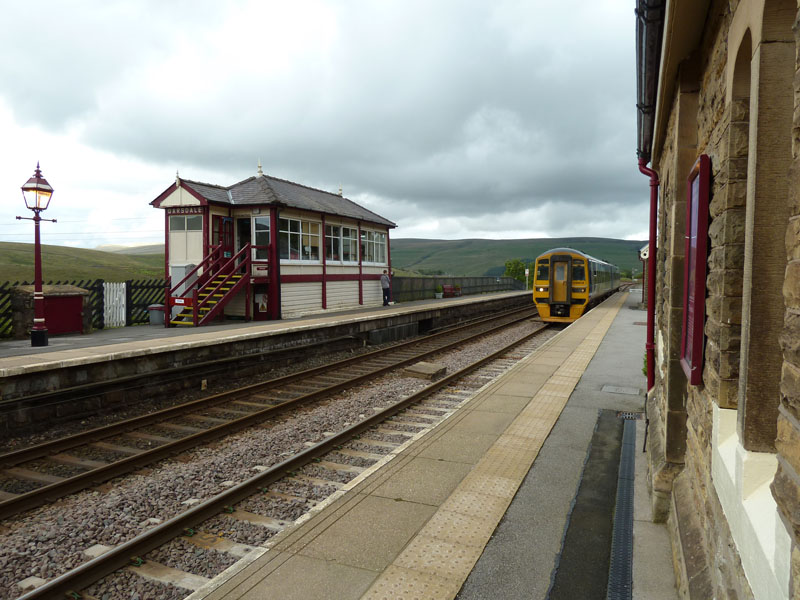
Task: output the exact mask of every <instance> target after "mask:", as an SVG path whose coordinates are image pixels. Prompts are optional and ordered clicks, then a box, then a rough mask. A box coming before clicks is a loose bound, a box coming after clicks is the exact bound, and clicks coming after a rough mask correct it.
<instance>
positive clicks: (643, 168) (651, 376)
mask: <svg viewBox="0 0 800 600" xmlns="http://www.w3.org/2000/svg"><path fill="white" fill-rule="evenodd" d="M639 171H640V172H641V173H642V174H644V175H647V176H648V177H649V178H650V244H649V246H648V256H647V341H646V343H645V352H646V355H647V392H648V393H649V392H650V390H651V389H653V385H655V315H656V302H655V300H656V222H657V219H658V184H659V181H658V173H656V172H655V171H654V170H653V169H649V168H648V167H647V160H646V159H644V158H640V159H639Z"/></svg>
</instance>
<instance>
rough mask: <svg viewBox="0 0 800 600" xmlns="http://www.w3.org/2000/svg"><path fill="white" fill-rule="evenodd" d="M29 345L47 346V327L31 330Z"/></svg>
mask: <svg viewBox="0 0 800 600" xmlns="http://www.w3.org/2000/svg"><path fill="white" fill-rule="evenodd" d="M31 346H47V329H32V330H31Z"/></svg>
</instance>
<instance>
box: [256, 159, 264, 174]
mask: <svg viewBox="0 0 800 600" xmlns="http://www.w3.org/2000/svg"><path fill="white" fill-rule="evenodd" d="M263 176H264V171H262V170H261V158H260V157H259V159H258V173H256V177H263Z"/></svg>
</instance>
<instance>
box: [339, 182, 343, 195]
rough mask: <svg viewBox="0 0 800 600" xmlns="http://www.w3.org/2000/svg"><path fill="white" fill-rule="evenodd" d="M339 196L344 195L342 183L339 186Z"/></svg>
mask: <svg viewBox="0 0 800 600" xmlns="http://www.w3.org/2000/svg"><path fill="white" fill-rule="evenodd" d="M339 195H340V196H341V195H342V184H341V183H340V184H339Z"/></svg>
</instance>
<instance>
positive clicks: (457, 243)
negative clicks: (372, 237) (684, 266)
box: [0, 238, 646, 282]
mask: <svg viewBox="0 0 800 600" xmlns="http://www.w3.org/2000/svg"><path fill="white" fill-rule="evenodd" d="M645 243H646V241H644V240H638V241H637V240H615V239H607V238H540V239H526V240H485V239H465V240H428V239H415V238H407V239H392V240H391V251H392V267H393V269H395V270H396V271H402V272H404V274H406V272H408V273H407V274H409V275H413V274H414V273H418V274H421V275H437V274H446V275H454V276H458V275H460V276H468V277H479V276H492V277H496V276H499V275H502V274H503V271H504V270H505V262H506V261H507V260H511V259H514V258H518V259H520V260H522V261H523V262H525V263H530V262H533V260H535V259H536V257H537V256H539V255H540V254H542V253H543V252H546V251H547V250H550V249H552V248H562V247H566V248H575V249H576V250H580V251H582V252H585V253H586V254H590V255H591V256H594V257H595V258H599V259H602V260H606V261H608V262H610V263H613V264H615V265H617V266H618V267H619V268H620V269H622V270H623V271H627V272H629V271H630V270H631V268H632V267H635V268H636V269H637V270H639V269H641V263H640V262H639V258H638V256H639V255H638V252H639V249H640V248H641V247H642V246H644V245H645ZM104 248H107V250H106V251H103V250H100V249H95V250H88V249H85V248H71V247H67V246H51V245H48V244H44V245H42V271H43V278H44V280H45V281H74V280H80V279H104V280H105V281H125V280H127V279H160V278H162V277H164V246H163V244H150V245H147V246H128V247H124V246H105V247H104ZM32 280H33V244H20V243H15V242H0V282H2V281H11V282H14V281H32Z"/></svg>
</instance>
